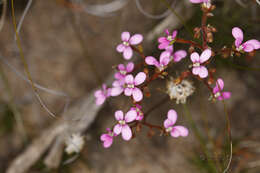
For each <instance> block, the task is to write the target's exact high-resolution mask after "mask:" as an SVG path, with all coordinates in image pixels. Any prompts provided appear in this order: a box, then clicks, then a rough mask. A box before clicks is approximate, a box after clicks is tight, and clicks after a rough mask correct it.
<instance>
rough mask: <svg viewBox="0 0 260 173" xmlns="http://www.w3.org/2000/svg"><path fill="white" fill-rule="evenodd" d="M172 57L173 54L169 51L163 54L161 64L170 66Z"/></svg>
mask: <svg viewBox="0 0 260 173" xmlns="http://www.w3.org/2000/svg"><path fill="white" fill-rule="evenodd" d="M170 56H171V53H170V52H169V51H164V52H162V53H161V55H160V64H162V65H168V63H169V62H170Z"/></svg>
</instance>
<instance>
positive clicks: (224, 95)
mask: <svg viewBox="0 0 260 173" xmlns="http://www.w3.org/2000/svg"><path fill="white" fill-rule="evenodd" d="M220 94H221V95H220V96H219V97H218V100H223V99H224V100H226V99H229V98H230V97H231V92H221V93H220Z"/></svg>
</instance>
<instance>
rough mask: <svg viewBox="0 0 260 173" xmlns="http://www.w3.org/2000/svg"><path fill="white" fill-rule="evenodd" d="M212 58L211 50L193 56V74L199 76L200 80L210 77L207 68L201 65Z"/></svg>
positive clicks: (191, 57) (195, 53)
mask: <svg viewBox="0 0 260 173" xmlns="http://www.w3.org/2000/svg"><path fill="white" fill-rule="evenodd" d="M210 57H211V50H210V49H206V50H204V51H203V52H202V54H201V55H200V56H199V54H198V53H197V52H194V53H192V54H191V56H190V59H191V61H192V62H193V68H192V73H193V74H194V75H199V76H200V78H206V77H207V76H208V70H207V68H206V67H205V66H203V65H201V64H202V63H204V62H206V61H207V60H208V59H209V58H210Z"/></svg>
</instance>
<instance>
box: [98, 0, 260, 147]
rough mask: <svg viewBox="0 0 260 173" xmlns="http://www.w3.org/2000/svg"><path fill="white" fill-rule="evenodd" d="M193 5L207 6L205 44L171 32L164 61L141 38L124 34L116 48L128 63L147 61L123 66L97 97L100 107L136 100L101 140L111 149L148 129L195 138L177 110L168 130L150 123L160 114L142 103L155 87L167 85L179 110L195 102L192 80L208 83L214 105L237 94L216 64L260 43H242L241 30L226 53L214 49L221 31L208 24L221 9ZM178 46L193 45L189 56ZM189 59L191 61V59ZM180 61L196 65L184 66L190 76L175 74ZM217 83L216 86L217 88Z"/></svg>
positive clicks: (199, 32) (164, 41)
mask: <svg viewBox="0 0 260 173" xmlns="http://www.w3.org/2000/svg"><path fill="white" fill-rule="evenodd" d="M190 2H192V3H201V5H202V11H203V19H204V20H202V25H201V26H200V27H196V28H195V29H194V32H195V33H194V38H197V39H199V38H200V37H201V39H202V44H200V43H197V42H196V41H194V40H185V39H182V38H179V36H178V37H177V35H178V31H177V30H173V31H172V32H170V31H169V30H168V29H166V30H165V33H166V36H162V37H159V38H158V49H159V50H160V51H161V53H160V56H159V57H155V56H146V55H145V54H144V52H143V48H142V45H141V43H142V41H143V36H142V35H141V34H134V35H132V36H131V35H130V33H129V32H123V33H122V34H121V40H122V43H121V44H119V45H118V46H117V47H116V50H117V51H118V52H119V53H122V54H123V58H124V59H125V60H129V59H131V58H132V57H133V55H134V53H136V54H137V56H138V57H141V61H139V62H138V65H135V64H134V63H133V62H128V63H126V64H119V65H117V67H116V73H115V75H114V78H115V80H114V82H112V86H111V87H110V88H109V87H107V86H106V85H105V84H103V87H102V89H101V90H98V91H96V92H95V97H96V104H97V105H101V104H103V103H104V102H105V100H106V99H107V98H109V97H110V96H112V97H115V96H119V95H121V94H122V93H123V94H124V95H125V96H128V97H130V98H131V99H130V104H131V106H130V107H129V108H124V109H127V110H128V111H127V112H126V113H124V112H123V111H122V110H117V111H115V120H116V123H115V125H114V126H113V127H111V128H108V129H107V133H104V134H102V135H101V137H100V140H101V141H102V142H103V146H104V147H105V148H108V147H110V146H111V145H112V143H113V141H114V138H115V137H117V136H122V139H123V140H125V141H129V140H131V139H132V138H133V136H136V134H137V133H138V132H139V131H140V129H141V127H142V126H145V127H148V128H149V129H150V130H151V129H157V130H159V131H160V134H164V135H168V134H170V135H171V136H172V137H174V138H177V137H180V136H182V137H186V136H188V134H189V132H188V129H187V128H186V127H184V126H181V125H175V123H176V120H177V112H176V111H175V110H173V109H170V110H169V111H168V114H167V118H166V119H165V120H164V123H163V124H161V125H155V124H150V123H149V122H147V119H146V117H147V116H148V115H149V113H150V112H151V110H154V109H155V108H154V107H152V108H150V109H149V110H148V111H147V112H144V109H146V108H144V107H143V105H142V103H143V100H146V98H149V96H150V95H151V94H152V93H150V89H149V88H150V86H151V83H152V81H154V80H157V79H166V80H165V81H166V91H165V92H163V93H167V94H168V95H169V97H170V99H175V100H176V103H177V104H179V103H182V104H185V103H186V102H187V99H188V98H189V96H191V95H192V94H193V93H194V92H195V87H194V86H193V82H192V80H195V81H198V82H200V83H202V84H203V85H204V86H206V88H208V89H209V93H210V95H211V96H210V100H213V101H217V100H218V101H223V100H227V99H229V98H230V97H231V92H228V91H223V88H224V81H223V79H222V78H219V77H217V76H216V74H215V73H216V71H217V70H216V69H215V68H214V67H213V65H212V64H213V63H212V62H214V61H215V60H217V58H221V56H218V55H222V57H226V55H227V56H228V57H232V56H233V55H234V54H247V53H248V52H253V51H255V50H258V49H260V42H259V41H258V40H255V39H252V40H249V41H246V42H244V43H242V42H243V32H242V30H241V29H240V28H238V27H234V28H233V29H232V32H231V33H232V35H233V37H234V38H235V41H234V44H233V45H230V46H224V48H223V49H222V50H216V49H214V48H212V47H210V46H209V45H208V44H209V43H211V42H213V33H215V32H217V30H216V28H214V27H213V26H211V25H210V24H207V23H206V22H207V20H205V19H207V18H208V17H212V16H213V15H211V12H212V11H213V10H214V8H215V6H214V5H212V4H211V1H210V0H190ZM175 44H188V45H189V46H190V47H189V51H185V50H176V51H175V48H174V46H175ZM137 45H138V46H137ZM188 54H189V55H188ZM187 56H189V57H190V59H186V58H185V57H187ZM180 61H188V62H189V63H190V61H191V65H183V66H184V70H183V71H182V72H180V73H173V74H172V69H175V68H173V67H172V66H173V65H178V63H179V62H180ZM154 67H155V68H154ZM176 74H180V75H179V76H175V77H174V78H173V75H176ZM188 78H189V79H188ZM214 83H215V85H214V86H212V84H214Z"/></svg>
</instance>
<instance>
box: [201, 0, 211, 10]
mask: <svg viewBox="0 0 260 173" xmlns="http://www.w3.org/2000/svg"><path fill="white" fill-rule="evenodd" d="M203 6H204V7H206V8H208V9H209V8H210V7H211V3H210V1H208V2H204V3H203Z"/></svg>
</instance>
